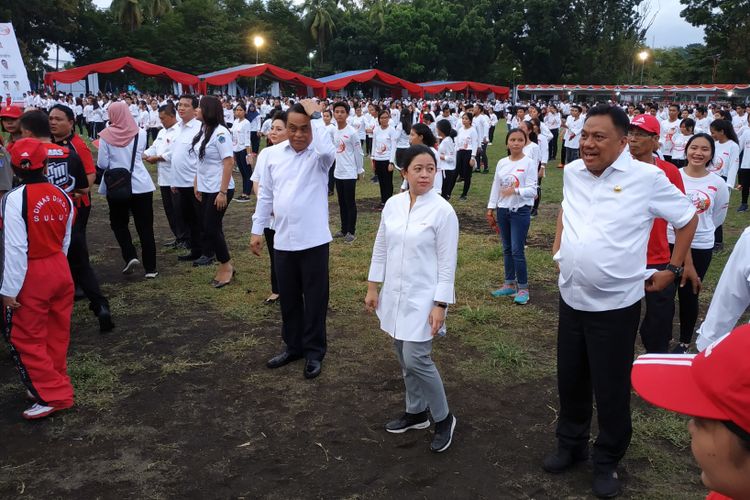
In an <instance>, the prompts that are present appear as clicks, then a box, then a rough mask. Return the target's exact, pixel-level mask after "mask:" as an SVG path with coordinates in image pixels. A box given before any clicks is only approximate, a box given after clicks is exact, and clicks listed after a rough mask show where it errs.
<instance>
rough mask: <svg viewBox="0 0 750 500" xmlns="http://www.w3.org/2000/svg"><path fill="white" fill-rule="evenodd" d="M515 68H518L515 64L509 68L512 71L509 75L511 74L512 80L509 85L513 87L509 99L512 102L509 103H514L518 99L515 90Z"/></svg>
mask: <svg viewBox="0 0 750 500" xmlns="http://www.w3.org/2000/svg"><path fill="white" fill-rule="evenodd" d="M517 69H518V68H516V67H515V66H513V68H511V72H512V73H511V75H512V80H513V83H512V85H511V87H512V88H513V92H512V94H511V96H512V97H511V99H512V100H513V102H512V103H511V104H515V103H516V101H517V100H518V92H517V91H516V70H517Z"/></svg>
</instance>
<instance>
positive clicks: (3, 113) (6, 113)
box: [0, 106, 23, 118]
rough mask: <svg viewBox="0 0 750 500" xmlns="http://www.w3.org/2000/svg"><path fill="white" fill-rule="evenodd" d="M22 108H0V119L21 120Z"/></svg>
mask: <svg viewBox="0 0 750 500" xmlns="http://www.w3.org/2000/svg"><path fill="white" fill-rule="evenodd" d="M22 114H23V108H21V107H20V106H3V107H2V108H0V118H21V115H22Z"/></svg>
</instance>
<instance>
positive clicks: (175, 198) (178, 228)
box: [159, 186, 190, 242]
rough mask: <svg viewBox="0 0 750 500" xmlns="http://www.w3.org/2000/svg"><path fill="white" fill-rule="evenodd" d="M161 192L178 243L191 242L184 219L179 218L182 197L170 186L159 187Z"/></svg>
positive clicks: (170, 225)
mask: <svg viewBox="0 0 750 500" xmlns="http://www.w3.org/2000/svg"><path fill="white" fill-rule="evenodd" d="M159 191H161V204H162V206H164V214H165V215H166V216H167V222H168V223H169V229H170V230H171V231H172V234H173V235H174V237H175V238H176V239H177V241H184V242H188V241H190V232H189V230H188V229H187V228H186V227H185V223H184V222H183V220H182V217H180V216H179V212H180V195H179V194H178V193H173V192H172V188H171V187H169V186H159Z"/></svg>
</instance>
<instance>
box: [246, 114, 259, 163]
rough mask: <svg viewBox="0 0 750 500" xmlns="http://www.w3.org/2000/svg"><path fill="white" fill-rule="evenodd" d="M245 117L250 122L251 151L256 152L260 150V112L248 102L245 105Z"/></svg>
mask: <svg viewBox="0 0 750 500" xmlns="http://www.w3.org/2000/svg"><path fill="white" fill-rule="evenodd" d="M245 119H246V120H247V121H248V122H250V144H251V145H252V148H253V153H254V154H256V155H257V154H258V151H259V150H260V125H261V123H260V113H258V110H257V109H256V108H255V104H253V103H252V102H250V103H249V104H248V105H247V113H246V114H245Z"/></svg>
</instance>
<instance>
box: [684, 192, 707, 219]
mask: <svg viewBox="0 0 750 500" xmlns="http://www.w3.org/2000/svg"><path fill="white" fill-rule="evenodd" d="M687 196H688V199H690V202H691V203H692V204H693V206H694V207H695V210H696V212H698V215H700V214H702V213H704V212H705V211H706V210H708V209H709V208H710V207H711V197H710V196H708V194H706V193H705V192H703V191H701V190H700V189H694V190H691V191H688V193H687Z"/></svg>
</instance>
